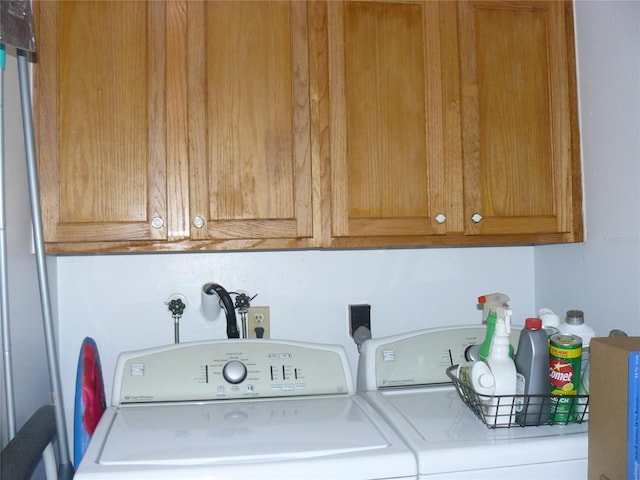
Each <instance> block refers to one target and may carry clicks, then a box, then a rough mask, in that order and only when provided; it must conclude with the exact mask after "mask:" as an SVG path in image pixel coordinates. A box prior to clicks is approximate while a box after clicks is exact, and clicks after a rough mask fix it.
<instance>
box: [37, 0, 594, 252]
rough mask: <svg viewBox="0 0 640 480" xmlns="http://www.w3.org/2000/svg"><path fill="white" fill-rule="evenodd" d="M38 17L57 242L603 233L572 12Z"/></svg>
mask: <svg viewBox="0 0 640 480" xmlns="http://www.w3.org/2000/svg"><path fill="white" fill-rule="evenodd" d="M34 17H35V24H36V36H37V42H38V52H37V64H36V67H35V73H34V86H35V95H34V107H35V117H34V118H35V122H36V141H37V149H38V164H39V176H40V188H41V200H42V202H41V203H42V208H43V217H44V228H45V240H46V242H47V251H48V252H50V253H84V252H134V251H135V252H152V251H187V250H203V251H206V250H230V249H236V250H243V249H282V248H360V247H362V248H370V247H405V246H431V245H434V246H456V245H509V244H537V243H554V242H572V241H581V240H582V231H583V226H582V198H581V197H582V192H581V177H580V175H581V172H580V156H579V135H578V127H577V125H578V122H577V101H576V85H575V52H574V45H573V31H572V28H573V17H572V10H571V3H570V2H555V1H550V2H536V1H527V0H522V1H464V2H463V1H459V2H452V1H442V2H438V1H430V0H397V1H396V0H384V1H383V0H380V1H364V0H363V1H350V0H347V1H342V0H340V1H338V0H335V1H323V0H314V1H296V0H294V1H278V2H276V1H268V2H267V1H241V0H237V1H226V0H219V1H188V0H174V1H167V2H165V1H148V2H147V1H137V0H131V1H128V0H123V1H109V2H106V1H105V2H86V1H71V0H70V1H56V2H50V1H42V0H40V1H38V0H36V1H35V2H34ZM474 213H477V214H478V215H479V216H480V217H481V220H480V221H478V222H474V221H473V220H471V217H472V215H473V214H474ZM480 217H478V218H480Z"/></svg>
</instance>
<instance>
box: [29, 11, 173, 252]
mask: <svg viewBox="0 0 640 480" xmlns="http://www.w3.org/2000/svg"><path fill="white" fill-rule="evenodd" d="M36 19H38V20H40V21H39V22H36V27H37V30H36V35H37V39H38V43H37V46H38V52H37V74H36V75H35V105H36V110H35V123H36V135H37V143H38V145H37V147H38V159H39V169H40V187H41V191H42V198H43V202H42V209H43V224H44V228H45V232H46V240H47V241H48V242H85V241H114V240H125V239H126V240H156V239H166V238H167V231H168V230H167V218H166V216H167V198H166V159H165V154H166V152H165V149H166V144H165V138H164V129H165V124H164V116H165V115H164V110H165V103H164V97H163V95H162V94H161V93H162V90H163V86H162V84H161V82H162V79H163V78H164V77H163V69H164V56H163V55H158V54H157V53H158V51H160V50H162V49H161V45H162V44H163V42H164V5H163V4H161V3H155V2H151V3H145V2H115V3H106V2H38V3H37V6H36ZM98 25H100V28H98ZM105 32H109V33H108V34H107V33H105ZM154 218H156V219H157V220H156V225H157V226H158V228H154V227H153V226H152V221H153V219H154Z"/></svg>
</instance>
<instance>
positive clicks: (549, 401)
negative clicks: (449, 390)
mask: <svg viewBox="0 0 640 480" xmlns="http://www.w3.org/2000/svg"><path fill="white" fill-rule="evenodd" d="M457 370H458V365H453V366H452V367H449V368H447V376H448V377H449V378H450V379H451V381H452V382H453V385H454V386H455V387H456V391H457V392H458V395H459V396H460V399H461V400H462V401H463V402H464V404H465V405H466V406H467V407H469V408H470V409H471V411H472V412H473V413H474V414H475V415H476V416H477V417H478V418H479V419H480V420H481V421H482V423H484V424H485V425H486V426H487V427H489V428H508V427H525V426H540V425H568V424H571V423H582V422H586V421H587V420H588V418H589V395H551V394H549V395H483V394H480V393H477V392H476V391H475V390H474V389H473V388H472V387H471V386H470V385H467V384H466V383H464V382H462V381H461V380H460V379H459V378H458V376H457V375H456V372H457Z"/></svg>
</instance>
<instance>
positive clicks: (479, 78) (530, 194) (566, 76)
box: [458, 1, 582, 241]
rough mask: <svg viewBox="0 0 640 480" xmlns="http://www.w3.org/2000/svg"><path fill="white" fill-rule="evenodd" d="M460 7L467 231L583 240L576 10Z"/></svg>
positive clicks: (565, 5)
mask: <svg viewBox="0 0 640 480" xmlns="http://www.w3.org/2000/svg"><path fill="white" fill-rule="evenodd" d="M458 7H459V8H458V18H459V26H458V31H459V39H460V78H461V81H460V88H461V98H462V142H463V149H462V150H463V161H464V206H465V209H464V210H465V211H464V230H465V233H466V234H468V235H487V234H489V235H505V234H520V235H548V237H549V239H551V240H553V241H560V240H564V241H579V240H581V239H582V209H581V205H582V203H581V196H582V192H581V187H580V160H579V158H580V157H579V142H578V120H577V108H576V103H575V102H576V97H575V95H576V86H575V55H574V47H573V30H572V29H573V17H572V10H571V3H570V2H554V1H551V2H534V1H518V2H487V1H464V2H460V3H459V5H458ZM474 215H476V221H474V220H473V217H474ZM480 217H481V219H479V218H480Z"/></svg>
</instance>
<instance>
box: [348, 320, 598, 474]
mask: <svg viewBox="0 0 640 480" xmlns="http://www.w3.org/2000/svg"><path fill="white" fill-rule="evenodd" d="M484 335H485V329H484V328H483V327H475V326H474V327H451V328H441V329H432V330H422V331H418V332H411V333H407V334H402V335H396V336H392V337H386V338H380V339H371V340H368V341H366V342H365V343H364V344H363V345H362V348H361V352H360V360H359V363H358V378H357V389H358V391H359V392H358V393H359V394H360V395H362V397H363V398H365V399H366V400H367V401H368V402H369V403H370V404H371V405H372V406H373V407H374V408H375V409H376V410H377V411H379V412H380V413H381V415H382V416H383V417H385V419H387V421H388V422H389V423H390V424H392V425H393V427H394V428H395V429H396V431H397V432H398V433H399V434H400V435H401V437H402V438H403V439H404V440H405V441H406V442H407V444H408V445H409V446H410V447H411V449H412V450H413V452H414V453H415V455H416V458H417V462H418V478H419V479H431V478H433V479H435V478H438V479H454V478H455V479H467V480H468V479H470V478H473V479H474V480H475V479H492V480H497V479H510V480H513V479H516V478H517V479H536V480H540V479H544V478H556V477H558V476H560V477H562V478H564V479H576V480H577V479H582V480H583V479H585V478H587V423H586V422H583V423H581V424H576V423H574V424H570V425H543V426H527V427H520V426H516V427H509V428H488V427H487V426H486V425H485V423H483V422H482V420H481V419H480V418H479V417H477V416H476V415H475V414H474V413H472V411H471V409H470V408H468V407H467V406H466V405H465V404H464V403H463V402H462V400H461V399H460V397H459V395H458V393H457V392H456V390H455V388H454V386H453V384H452V383H451V380H450V379H449V378H448V376H447V375H446V369H447V368H448V367H451V366H453V365H455V364H458V363H460V362H462V361H464V351H465V349H466V348H467V347H469V346H470V345H478V344H480V343H481V342H482V340H483V339H484ZM512 341H513V339H512ZM516 342H517V336H516ZM516 344H517V343H516Z"/></svg>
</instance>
